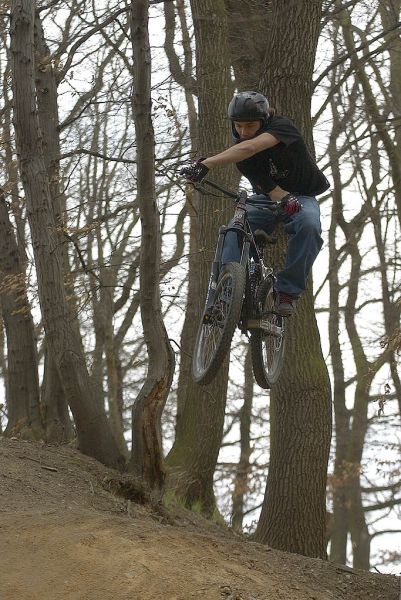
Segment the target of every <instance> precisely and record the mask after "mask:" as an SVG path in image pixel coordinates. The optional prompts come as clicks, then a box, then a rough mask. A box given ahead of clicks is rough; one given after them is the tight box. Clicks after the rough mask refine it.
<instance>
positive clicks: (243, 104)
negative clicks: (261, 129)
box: [228, 92, 269, 124]
mask: <svg viewBox="0 0 401 600" xmlns="http://www.w3.org/2000/svg"><path fill="white" fill-rule="evenodd" d="M268 117H269V102H268V100H267V98H266V97H265V96H263V94H259V92H238V94H235V96H234V98H233V99H232V100H231V102H230V104H229V105H228V118H229V119H231V121H258V120H261V121H263V124H265V123H266V121H267V119H268Z"/></svg>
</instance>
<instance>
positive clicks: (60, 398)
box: [35, 12, 80, 443]
mask: <svg viewBox="0 0 401 600" xmlns="http://www.w3.org/2000/svg"><path fill="white" fill-rule="evenodd" d="M35 78H36V97H37V104H38V119H39V127H40V130H41V134H42V148H43V158H44V161H45V165H46V171H47V176H48V181H49V191H50V196H51V200H52V206H53V210H54V214H55V218H56V222H57V224H58V226H59V229H58V232H57V233H58V236H59V241H60V253H61V255H62V260H63V271H64V274H65V275H66V274H68V275H69V274H70V265H69V261H68V252H67V245H66V240H65V238H64V234H63V225H64V214H65V197H64V194H63V193H62V191H61V185H60V153H61V151H60V131H59V117H58V98H57V82H56V77H55V74H54V70H53V65H52V64H51V62H50V50H49V48H48V47H47V44H46V41H45V37H44V31H43V27H42V22H41V19H40V16H39V13H38V12H36V16H35ZM68 279H70V278H69V277H66V276H65V277H64V280H65V281H64V283H66V280H68ZM66 294H67V298H68V299H69V300H68V303H69V307H70V310H71V323H72V324H73V326H74V328H75V333H76V335H77V336H79V337H80V333H79V325H78V320H77V319H74V313H75V312H76V306H75V302H74V300H73V298H74V293H73V289H71V286H67V289H66ZM44 361H45V366H44V378H43V385H42V401H43V404H44V407H45V420H46V438H47V441H48V442H53V443H60V442H64V441H67V440H68V439H71V437H72V435H73V428H72V424H71V420H70V416H69V413H68V405H67V400H66V397H65V393H64V389H63V386H62V384H61V381H60V376H59V373H58V370H57V365H56V363H55V361H54V357H53V356H52V353H51V352H49V351H48V350H46V351H45V355H44Z"/></svg>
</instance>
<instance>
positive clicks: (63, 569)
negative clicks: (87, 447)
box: [0, 438, 400, 600]
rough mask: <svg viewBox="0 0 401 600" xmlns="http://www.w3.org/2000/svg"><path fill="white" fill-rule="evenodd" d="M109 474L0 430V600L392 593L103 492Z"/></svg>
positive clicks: (272, 598) (389, 580)
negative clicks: (3, 434) (4, 435)
mask: <svg viewBox="0 0 401 600" xmlns="http://www.w3.org/2000/svg"><path fill="white" fill-rule="evenodd" d="M116 476H117V474H116V473H113V472H112V471H110V470H109V469H106V468H104V467H103V466H102V465H100V464H99V463H97V462H96V461H95V460H92V459H90V458H87V457H84V456H82V455H80V454H79V453H78V452H76V451H74V450H72V449H70V448H67V447H62V448H53V447H45V446H42V445H40V444H35V443H31V442H23V441H20V440H6V439H4V438H0V600H153V599H163V600H191V599H193V598H199V599H201V598H205V599H207V600H400V596H399V591H400V585H399V580H398V579H397V578H395V577H391V576H384V575H375V574H369V573H364V572H361V571H352V570H351V569H348V570H347V569H346V568H341V567H339V566H338V565H334V564H329V563H326V562H323V561H320V560H311V559H306V558H304V557H301V556H296V555H291V554H286V553H283V552H277V551H274V550H271V549H269V548H267V547H265V546H262V545H259V544H255V543H251V542H249V541H243V540H242V539H240V538H239V537H238V536H234V535H233V534H232V533H231V532H230V531H228V530H226V529H225V528H223V527H218V526H217V525H215V524H211V523H209V522H207V521H205V520H203V519H202V518H200V517H199V516H197V515H194V514H193V513H189V512H186V511H183V510H181V509H180V510H178V509H177V510H175V511H174V512H171V513H170V514H169V515H167V518H166V515H165V516H163V514H161V513H160V512H157V511H154V510H152V509H150V508H149V507H148V508H146V507H144V506H140V505H138V504H134V503H133V502H128V501H127V500H125V499H123V498H121V497H117V496H116V495H115V494H113V493H111V492H110V491H107V490H106V489H105V487H104V486H105V484H104V481H105V480H107V478H110V477H116ZM106 487H107V486H106ZM108 487H110V486H108Z"/></svg>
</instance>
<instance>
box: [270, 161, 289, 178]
mask: <svg viewBox="0 0 401 600" xmlns="http://www.w3.org/2000/svg"><path fill="white" fill-rule="evenodd" d="M268 160H269V170H270V175H271V177H273V178H274V179H283V177H288V174H289V170H288V169H285V170H284V171H279V169H278V168H277V165H275V164H274V162H273V160H272V159H271V158H269V159H268Z"/></svg>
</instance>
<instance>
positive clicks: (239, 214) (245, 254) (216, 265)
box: [203, 179, 263, 312]
mask: <svg viewBox="0 0 401 600" xmlns="http://www.w3.org/2000/svg"><path fill="white" fill-rule="evenodd" d="M203 183H207V184H208V185H210V186H211V187H214V188H216V189H218V190H219V191H222V192H224V193H225V194H226V195H227V196H230V197H232V198H234V200H235V201H236V208H235V213H234V224H233V226H232V227H227V226H223V227H220V229H219V237H218V239H217V244H216V250H215V255H214V259H213V263H212V269H211V273H210V280H209V286H208V291H207V297H206V307H205V310H206V312H207V310H208V309H209V308H210V307H211V306H213V303H214V297H215V291H216V287H217V281H218V278H219V275H220V271H221V254H222V251H223V246H224V240H225V237H226V235H227V233H228V232H229V231H233V232H235V233H236V234H237V236H238V245H239V246H240V247H241V246H242V251H241V259H240V261H239V262H240V264H241V265H242V266H243V267H245V268H247V264H248V260H249V253H250V249H251V246H252V248H253V250H254V252H255V256H256V261H255V262H256V263H262V264H263V257H262V255H261V253H260V251H259V249H258V247H257V245H256V243H255V240H254V237H253V233H252V231H251V228H250V226H249V223H248V219H247V210H246V201H247V199H248V195H247V193H246V191H245V190H240V191H239V192H238V193H237V194H234V193H232V192H229V191H228V190H225V189H224V188H222V187H220V186H219V185H217V184H215V183H213V182H212V181H208V180H206V179H205V180H203Z"/></svg>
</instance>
